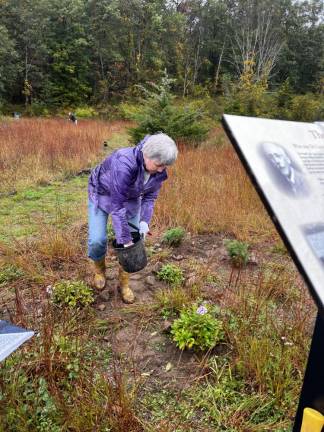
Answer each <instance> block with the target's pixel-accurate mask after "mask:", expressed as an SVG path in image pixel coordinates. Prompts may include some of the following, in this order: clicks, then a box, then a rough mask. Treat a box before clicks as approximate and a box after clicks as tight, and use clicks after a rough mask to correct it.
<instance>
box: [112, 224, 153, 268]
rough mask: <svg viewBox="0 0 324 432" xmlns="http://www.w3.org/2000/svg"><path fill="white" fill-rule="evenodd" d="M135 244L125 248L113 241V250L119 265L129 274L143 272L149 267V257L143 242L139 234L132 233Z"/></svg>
mask: <svg viewBox="0 0 324 432" xmlns="http://www.w3.org/2000/svg"><path fill="white" fill-rule="evenodd" d="M131 234H132V237H133V242H134V244H133V245H131V246H128V247H126V248H125V247H124V246H123V245H120V244H118V243H116V240H114V241H113V248H114V250H115V252H116V255H117V257H118V261H119V264H120V265H121V266H122V267H123V269H124V270H125V272H127V273H135V272H138V271H140V270H142V269H143V268H144V267H146V265H147V256H146V251H145V247H144V243H143V240H142V239H141V236H140V234H139V232H132V233H131Z"/></svg>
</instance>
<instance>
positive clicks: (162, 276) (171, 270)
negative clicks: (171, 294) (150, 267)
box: [157, 264, 185, 287]
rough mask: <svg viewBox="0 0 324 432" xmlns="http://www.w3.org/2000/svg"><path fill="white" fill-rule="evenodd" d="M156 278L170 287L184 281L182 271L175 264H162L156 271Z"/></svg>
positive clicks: (179, 284) (177, 285)
mask: <svg viewBox="0 0 324 432" xmlns="http://www.w3.org/2000/svg"><path fill="white" fill-rule="evenodd" d="M157 278H158V279H159V280H161V281H164V282H166V283H167V284H168V285H170V286H171V287H179V286H181V285H182V284H183V282H184V280H185V279H184V276H183V271H182V270H181V268H180V267H179V266H177V265H175V264H164V265H163V266H162V268H161V270H160V271H158V272H157Z"/></svg>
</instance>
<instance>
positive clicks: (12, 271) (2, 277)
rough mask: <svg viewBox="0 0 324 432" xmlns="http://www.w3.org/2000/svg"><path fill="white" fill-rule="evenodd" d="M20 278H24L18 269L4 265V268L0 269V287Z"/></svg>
mask: <svg viewBox="0 0 324 432" xmlns="http://www.w3.org/2000/svg"><path fill="white" fill-rule="evenodd" d="M22 276H24V273H23V271H22V270H20V269H19V268H18V267H16V266H14V265H10V264H9V265H5V266H4V267H2V268H0V286H1V285H5V284H6V283H8V282H11V281H13V280H15V279H19V278H20V277H22Z"/></svg>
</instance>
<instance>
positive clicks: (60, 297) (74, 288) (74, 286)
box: [53, 280, 94, 308]
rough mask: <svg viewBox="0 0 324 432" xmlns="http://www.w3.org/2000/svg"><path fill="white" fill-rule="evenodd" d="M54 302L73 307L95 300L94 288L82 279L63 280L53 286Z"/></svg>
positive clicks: (86, 304) (88, 303) (85, 304)
mask: <svg viewBox="0 0 324 432" xmlns="http://www.w3.org/2000/svg"><path fill="white" fill-rule="evenodd" d="M53 302H54V303H57V304H60V305H66V306H69V307H71V308H75V307H80V306H88V305H90V304H91V303H93V302H94V297H93V292H92V289H91V288H89V287H88V285H86V284H85V283H84V282H82V281H68V280H62V281H61V282H57V283H56V284H55V285H54V287H53Z"/></svg>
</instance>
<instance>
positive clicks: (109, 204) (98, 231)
mask: <svg viewBox="0 0 324 432" xmlns="http://www.w3.org/2000/svg"><path fill="white" fill-rule="evenodd" d="M177 155H178V149H177V146H176V144H175V142H174V141H173V139H172V138H170V137H169V136H168V135H166V134H164V133H157V134H154V135H147V136H146V137H145V138H144V139H143V140H142V141H141V142H140V143H139V144H138V145H137V146H136V147H127V148H123V149H119V150H116V151H114V152H113V153H112V154H111V155H110V156H109V157H107V158H106V159H105V160H104V161H103V162H102V163H101V164H99V165H98V166H97V167H96V168H94V169H93V171H92V172H91V174H90V178H89V186H88V193H89V203H88V216H89V236H88V256H89V258H90V260H91V261H92V263H93V269H94V286H95V287H96V288H97V289H99V290H102V289H104V287H105V284H106V274H105V272H106V266H105V256H106V252H107V220H108V216H109V215H111V218H112V225H113V229H114V232H115V236H116V241H117V243H118V244H120V245H123V246H124V247H129V246H131V245H132V244H133V241H132V234H131V233H132V231H133V232H134V231H135V229H133V228H132V227H131V226H130V225H129V223H131V224H132V225H134V226H136V227H137V228H138V229H139V232H140V234H141V235H142V236H143V238H144V239H145V236H146V235H147V234H148V232H149V225H150V221H151V218H152V215H153V208H154V203H155V200H156V198H157V196H158V194H159V191H160V188H161V186H162V183H163V182H164V181H165V180H166V179H167V178H168V176H167V167H168V166H169V165H172V164H173V163H174V162H175V160H176V159H177ZM119 289H120V293H121V297H122V299H123V301H124V302H125V303H133V302H134V299H135V297H134V293H133V292H132V290H131V289H130V287H129V274H128V273H126V272H125V271H124V270H123V269H122V267H121V266H120V267H119Z"/></svg>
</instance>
